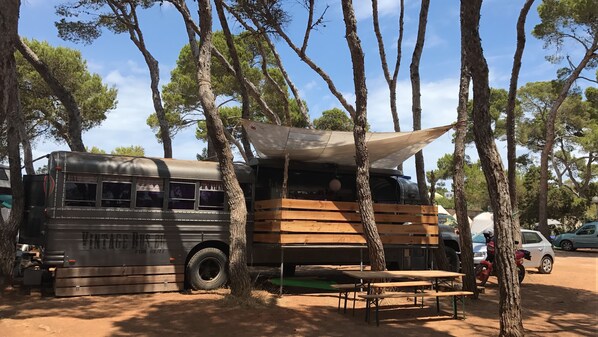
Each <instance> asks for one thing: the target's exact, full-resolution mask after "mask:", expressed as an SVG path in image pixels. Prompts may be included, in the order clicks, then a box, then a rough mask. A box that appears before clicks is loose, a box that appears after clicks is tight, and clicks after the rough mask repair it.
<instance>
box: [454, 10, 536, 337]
mask: <svg viewBox="0 0 598 337" xmlns="http://www.w3.org/2000/svg"><path fill="white" fill-rule="evenodd" d="M481 7H482V0H462V1H461V31H462V32H461V38H462V39H463V41H464V42H462V43H463V45H464V47H465V53H466V58H465V60H466V62H467V63H466V66H467V69H469V71H470V73H471V78H472V81H473V115H472V116H473V130H474V139H475V144H476V147H477V150H478V154H479V157H480V161H481V164H482V169H483V171H484V175H485V177H486V181H487V183H488V193H489V194H490V196H491V198H490V202H491V205H492V209H493V212H494V235H495V236H496V254H495V256H496V267H497V275H498V287H499V296H500V297H499V321H500V332H499V336H509V337H519V336H523V335H524V330H523V323H522V321H521V297H520V295H519V281H518V276H517V265H516V263H515V259H514V254H515V244H514V241H513V237H514V233H513V227H512V225H511V223H512V212H511V200H510V198H509V186H508V183H507V177H506V175H505V171H504V167H503V165H502V161H501V159H500V155H499V153H498V150H497V148H496V144H495V143H494V135H493V133H492V128H491V117H490V111H489V108H490V86H489V82H488V65H487V63H486V59H485V58H484V52H483V50H482V43H481V38H480V34H479V22H480V10H481Z"/></svg>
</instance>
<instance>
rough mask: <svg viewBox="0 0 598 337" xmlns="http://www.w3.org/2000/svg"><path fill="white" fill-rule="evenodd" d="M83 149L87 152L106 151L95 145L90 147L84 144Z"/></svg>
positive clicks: (99, 152)
mask: <svg viewBox="0 0 598 337" xmlns="http://www.w3.org/2000/svg"><path fill="white" fill-rule="evenodd" d="M85 150H86V151H87V152H89V153H95V154H106V151H104V150H102V149H100V148H99V147H95V146H92V147H91V149H90V148H88V147H87V146H86V147H85Z"/></svg>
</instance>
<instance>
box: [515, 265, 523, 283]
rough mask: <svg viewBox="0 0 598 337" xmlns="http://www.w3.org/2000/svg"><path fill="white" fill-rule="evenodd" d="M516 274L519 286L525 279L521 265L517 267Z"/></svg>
mask: <svg viewBox="0 0 598 337" xmlns="http://www.w3.org/2000/svg"><path fill="white" fill-rule="evenodd" d="M517 274H518V276H519V284H521V282H523V279H524V278H525V267H523V266H522V265H517Z"/></svg>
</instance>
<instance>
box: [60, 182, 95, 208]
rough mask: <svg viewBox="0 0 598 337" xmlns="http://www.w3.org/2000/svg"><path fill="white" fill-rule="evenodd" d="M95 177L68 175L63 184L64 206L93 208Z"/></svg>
mask: <svg viewBox="0 0 598 337" xmlns="http://www.w3.org/2000/svg"><path fill="white" fill-rule="evenodd" d="M97 187H98V184H97V181H96V177H93V176H86V175H73V174H69V175H67V177H66V182H65V184H64V190H65V192H64V205H65V206H83V207H94V206H95V205H96V190H97Z"/></svg>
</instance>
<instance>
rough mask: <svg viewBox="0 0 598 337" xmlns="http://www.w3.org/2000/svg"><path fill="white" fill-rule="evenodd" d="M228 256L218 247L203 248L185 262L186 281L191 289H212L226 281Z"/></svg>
mask: <svg viewBox="0 0 598 337" xmlns="http://www.w3.org/2000/svg"><path fill="white" fill-rule="evenodd" d="M227 264H228V258H227V257H226V254H224V253H223V252H222V251H221V250H220V249H218V248H212V247H208V248H204V249H202V250H200V251H198V252H197V253H195V254H194V255H193V256H192V257H191V259H190V260H189V262H188V263H187V270H186V275H187V281H188V282H189V285H190V286H191V289H193V290H213V289H217V288H220V287H222V286H223V285H224V284H226V282H227V281H228V272H227Z"/></svg>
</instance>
